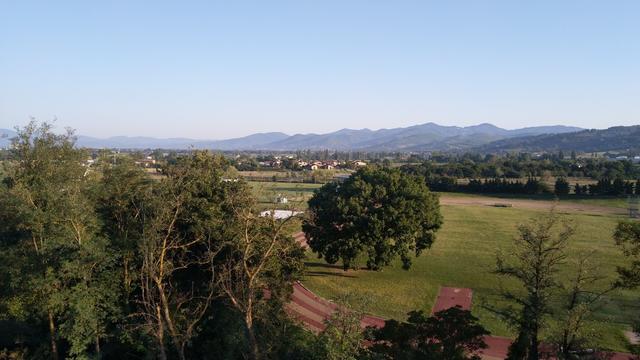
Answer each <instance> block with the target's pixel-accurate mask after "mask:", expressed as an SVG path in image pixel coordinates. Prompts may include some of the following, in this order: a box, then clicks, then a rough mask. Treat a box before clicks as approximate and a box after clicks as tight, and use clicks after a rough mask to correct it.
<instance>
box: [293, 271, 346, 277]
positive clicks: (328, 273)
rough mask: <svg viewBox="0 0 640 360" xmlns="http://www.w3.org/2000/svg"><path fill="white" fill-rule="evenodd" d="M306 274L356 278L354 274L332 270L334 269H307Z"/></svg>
mask: <svg viewBox="0 0 640 360" xmlns="http://www.w3.org/2000/svg"><path fill="white" fill-rule="evenodd" d="M305 275H306V276H314V277H317V276H323V277H324V276H335V277H345V278H357V276H356V275H353V274H349V273H344V274H343V273H341V272H334V271H307V272H305Z"/></svg>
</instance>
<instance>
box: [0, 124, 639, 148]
mask: <svg viewBox="0 0 640 360" xmlns="http://www.w3.org/2000/svg"><path fill="white" fill-rule="evenodd" d="M14 136H15V131H13V130H6V129H0V148H2V147H8V146H9V143H10V139H11V138H12V137H14ZM77 144H78V146H81V147H88V148H120V149H156V148H161V149H176V150H179V149H189V148H196V149H214V150H278V151H295V150H303V149H312V150H323V149H330V150H361V151H416V152H419V151H467V150H469V151H478V152H505V151H557V150H576V151H608V150H623V149H640V125H636V126H617V127H611V128H609V129H604V130H584V129H581V128H578V127H571V126H561V125H557V126H535V127H526V128H522V129H515V130H506V129H502V128H499V127H497V126H494V125H491V124H480V125H474V126H467V127H459V126H442V125H438V124H435V123H426V124H421V125H415V126H409V127H404V128H392V129H380V130H369V129H360V130H354V129H342V130H338V131H335V132H331V133H327V134H296V135H287V134H285V133H282V132H269V133H258V134H253V135H249V136H245V137H240V138H234V139H227V140H194V139H188V138H168V139H158V138H153V137H128V136H115V137H110V138H104V139H101V138H95V137H90V136H82V135H80V136H78V140H77Z"/></svg>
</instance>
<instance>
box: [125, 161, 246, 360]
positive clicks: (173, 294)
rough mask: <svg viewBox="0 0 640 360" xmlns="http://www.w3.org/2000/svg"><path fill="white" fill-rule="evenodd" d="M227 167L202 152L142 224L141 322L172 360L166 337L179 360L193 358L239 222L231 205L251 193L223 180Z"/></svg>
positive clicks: (157, 196)
mask: <svg viewBox="0 0 640 360" xmlns="http://www.w3.org/2000/svg"><path fill="white" fill-rule="evenodd" d="M225 166H226V162H225V161H224V159H222V158H221V157H218V156H213V155H210V154H208V153H206V152H197V153H195V154H194V155H193V156H190V157H186V158H183V159H181V160H180V161H178V163H177V164H176V165H173V166H170V167H168V168H167V169H166V171H165V175H166V177H165V178H163V179H162V180H161V181H160V183H159V184H157V185H155V186H154V187H153V193H152V196H151V197H150V198H149V199H147V206H149V207H150V208H151V210H150V211H149V213H148V214H146V215H145V216H144V217H143V219H142V221H143V227H142V234H141V240H140V243H139V248H138V252H139V256H140V268H139V275H138V279H139V280H138V287H139V292H138V293H137V294H138V296H137V298H136V303H137V304H138V305H139V307H138V313H137V315H139V318H141V319H142V320H143V321H142V323H141V325H142V328H143V329H145V330H146V332H147V333H148V334H150V335H151V336H153V337H154V338H155V340H156V344H157V347H158V350H159V355H160V357H161V358H163V359H166V358H168V357H169V355H168V354H169V353H168V351H167V349H166V347H165V342H166V338H165V336H166V337H168V338H169V339H170V341H171V343H172V344H173V348H174V349H175V353H176V354H177V356H178V358H180V359H185V358H186V347H187V345H188V344H189V341H190V340H191V339H192V338H193V337H194V335H195V333H196V332H197V329H198V327H197V326H198V324H199V323H200V321H201V320H202V318H203V317H204V316H205V314H206V313H207V309H208V308H209V305H210V304H211V302H212V300H213V298H214V297H215V296H216V294H217V290H218V288H217V284H218V278H217V268H216V261H217V255H218V253H219V252H220V250H221V249H222V248H223V246H222V243H223V242H224V241H225V240H224V239H225V234H226V233H227V232H228V224H229V223H234V219H233V216H234V212H233V211H231V209H230V208H229V206H230V204H229V203H228V201H227V199H228V198H230V197H232V196H234V194H235V193H237V192H244V191H245V189H244V188H241V187H239V184H237V183H234V182H225V181H224V179H223V178H222V174H223V172H224V170H225ZM238 206H240V204H238Z"/></svg>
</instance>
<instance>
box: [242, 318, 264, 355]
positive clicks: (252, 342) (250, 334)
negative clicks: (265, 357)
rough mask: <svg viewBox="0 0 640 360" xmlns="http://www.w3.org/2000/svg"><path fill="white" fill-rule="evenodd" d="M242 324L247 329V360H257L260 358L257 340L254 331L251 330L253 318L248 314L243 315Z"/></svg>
mask: <svg viewBox="0 0 640 360" xmlns="http://www.w3.org/2000/svg"><path fill="white" fill-rule="evenodd" d="M244 322H245V326H246V329H247V340H249V359H251V360H258V359H259V358H260V353H259V351H258V339H256V333H255V329H254V328H253V316H252V315H251V313H250V312H248V313H247V314H246V315H245V319H244Z"/></svg>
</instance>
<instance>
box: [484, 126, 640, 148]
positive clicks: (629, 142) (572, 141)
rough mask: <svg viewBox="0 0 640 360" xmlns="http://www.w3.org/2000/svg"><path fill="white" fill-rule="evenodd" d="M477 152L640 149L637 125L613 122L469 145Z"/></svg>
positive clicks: (639, 135) (639, 133) (639, 128)
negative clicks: (600, 126)
mask: <svg viewBox="0 0 640 360" xmlns="http://www.w3.org/2000/svg"><path fill="white" fill-rule="evenodd" d="M473 150H475V151H478V152H507V151H509V152H512V151H526V152H531V151H560V150H564V151H571V150H575V151H579V152H600V151H614V150H634V151H640V125H633V126H614V127H610V128H608V129H603V130H582V131H578V132H571V133H559V134H543V135H536V136H526V137H517V138H510V139H502V140H498V141H494V142H491V143H489V144H485V145H482V146H479V147H477V148H475V149H473Z"/></svg>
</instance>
